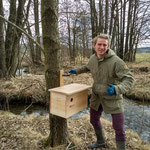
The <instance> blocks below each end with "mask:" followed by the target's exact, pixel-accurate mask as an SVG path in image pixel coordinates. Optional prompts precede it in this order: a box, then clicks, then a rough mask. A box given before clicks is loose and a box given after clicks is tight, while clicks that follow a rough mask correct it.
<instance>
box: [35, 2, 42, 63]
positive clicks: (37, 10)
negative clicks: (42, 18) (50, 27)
mask: <svg viewBox="0 0 150 150" xmlns="http://www.w3.org/2000/svg"><path fill="white" fill-rule="evenodd" d="M34 19H35V36H36V41H37V42H38V43H40V30H39V1H38V0H34ZM35 51H36V57H35V58H36V64H37V65H40V64H41V60H42V59H41V49H40V48H39V47H38V45H36V47H35Z"/></svg>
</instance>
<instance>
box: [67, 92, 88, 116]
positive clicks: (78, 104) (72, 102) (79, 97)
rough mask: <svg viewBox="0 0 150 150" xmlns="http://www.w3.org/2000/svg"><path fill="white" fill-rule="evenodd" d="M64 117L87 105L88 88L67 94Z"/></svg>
mask: <svg viewBox="0 0 150 150" xmlns="http://www.w3.org/2000/svg"><path fill="white" fill-rule="evenodd" d="M66 104H67V106H66V108H67V110H66V118H68V117H70V116H72V115H74V114H76V113H78V112H80V111H82V110H83V109H85V108H87V106H88V90H85V91H82V92H79V93H76V94H73V95H71V96H67V103H66Z"/></svg>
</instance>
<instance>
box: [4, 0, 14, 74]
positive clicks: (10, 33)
mask: <svg viewBox="0 0 150 150" xmlns="http://www.w3.org/2000/svg"><path fill="white" fill-rule="evenodd" d="M9 10H10V15H9V19H8V20H9V21H11V22H12V23H14V24H15V23H16V0H11V1H10V9H9ZM12 14H13V15H12ZM14 34H15V27H13V26H12V25H11V24H9V23H8V25H7V31H6V39H5V51H6V67H7V72H8V74H9V70H10V65H11V56H12V55H13V54H12V47H13V41H14Z"/></svg>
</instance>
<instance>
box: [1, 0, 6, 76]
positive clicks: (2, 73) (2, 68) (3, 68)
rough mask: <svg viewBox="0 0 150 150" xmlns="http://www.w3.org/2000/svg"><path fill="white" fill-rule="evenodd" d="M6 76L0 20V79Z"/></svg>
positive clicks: (2, 25) (2, 30)
mask: <svg viewBox="0 0 150 150" xmlns="http://www.w3.org/2000/svg"><path fill="white" fill-rule="evenodd" d="M0 15H1V16H3V1H2V0H0ZM5 75H6V60H5V42H4V22H3V20H2V19H0V78H3V77H5Z"/></svg>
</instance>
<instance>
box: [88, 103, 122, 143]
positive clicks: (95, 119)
mask: <svg viewBox="0 0 150 150" xmlns="http://www.w3.org/2000/svg"><path fill="white" fill-rule="evenodd" d="M102 112H103V108H102V106H101V105H100V106H99V109H98V111H96V110H94V109H92V108H90V123H91V124H92V125H93V127H94V129H96V130H99V129H102V124H101V121H100V118H101V115H102ZM111 116H112V125H113V128H114V130H115V135H116V141H125V131H124V113H118V114H111Z"/></svg>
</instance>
